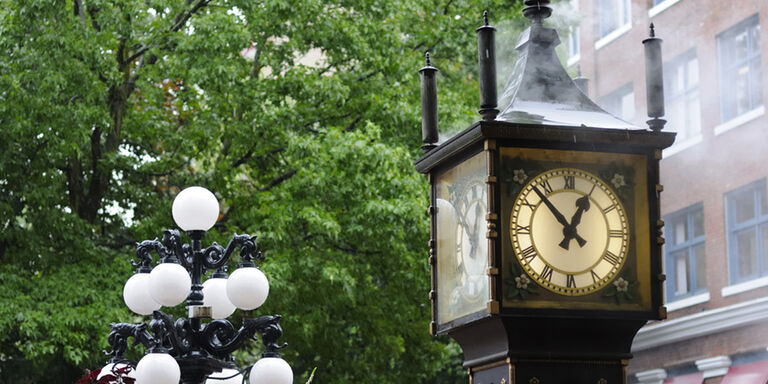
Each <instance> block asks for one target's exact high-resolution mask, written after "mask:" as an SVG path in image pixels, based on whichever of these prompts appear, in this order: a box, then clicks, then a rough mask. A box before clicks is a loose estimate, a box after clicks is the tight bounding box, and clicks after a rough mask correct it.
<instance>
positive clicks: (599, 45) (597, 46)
mask: <svg viewBox="0 0 768 384" xmlns="http://www.w3.org/2000/svg"><path fill="white" fill-rule="evenodd" d="M630 29H632V23H626V24H624V25H622V26H621V27H619V28H617V29H614V30H613V32H611V33H609V34H607V35H605V37H603V38H602V39H600V40H598V41H596V42H595V50H598V49H600V48H602V47H605V46H606V45H608V44H609V43H610V42H612V41H614V40H616V39H618V38H619V37H621V36H622V35H623V34H625V33H627V32H629V30H630Z"/></svg>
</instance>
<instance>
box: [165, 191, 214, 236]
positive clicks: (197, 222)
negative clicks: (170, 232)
mask: <svg viewBox="0 0 768 384" xmlns="http://www.w3.org/2000/svg"><path fill="white" fill-rule="evenodd" d="M171 211H172V213H173V221H175V222H176V225H178V226H179V228H181V229H183V230H185V231H207V230H209V229H211V227H213V225H214V224H216V220H218V218H219V201H218V200H216V196H214V194H213V193H212V192H211V191H209V190H207V189H205V188H203V187H189V188H187V189H184V190H183V191H181V192H179V194H178V195H176V198H175V199H174V200H173V207H172V209H171Z"/></svg>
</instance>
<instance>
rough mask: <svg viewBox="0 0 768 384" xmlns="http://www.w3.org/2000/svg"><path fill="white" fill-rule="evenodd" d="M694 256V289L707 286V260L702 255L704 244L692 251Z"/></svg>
mask: <svg viewBox="0 0 768 384" xmlns="http://www.w3.org/2000/svg"><path fill="white" fill-rule="evenodd" d="M693 252H694V254H695V255H696V256H695V257H696V259H695V260H696V261H695V262H696V289H702V288H704V287H706V286H707V258H706V255H705V254H704V244H701V245H698V246H696V247H695V248H694V250H693Z"/></svg>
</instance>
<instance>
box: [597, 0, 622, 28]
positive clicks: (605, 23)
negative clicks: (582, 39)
mask: <svg viewBox="0 0 768 384" xmlns="http://www.w3.org/2000/svg"><path fill="white" fill-rule="evenodd" d="M616 5H617V3H616V0H600V8H599V10H600V37H604V36H605V35H607V34H609V33H611V31H613V30H614V29H616V28H618V25H617V24H618V23H617V20H616V16H617V10H616Z"/></svg>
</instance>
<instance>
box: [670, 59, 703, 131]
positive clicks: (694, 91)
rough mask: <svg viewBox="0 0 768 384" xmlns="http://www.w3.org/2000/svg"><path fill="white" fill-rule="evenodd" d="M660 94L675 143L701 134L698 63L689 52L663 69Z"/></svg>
mask: <svg viewBox="0 0 768 384" xmlns="http://www.w3.org/2000/svg"><path fill="white" fill-rule="evenodd" d="M664 82H665V84H664V91H665V92H664V93H665V99H666V103H667V106H666V112H667V113H666V115H667V118H668V120H669V125H668V127H669V129H670V130H672V131H674V132H677V142H678V143H680V142H683V141H685V140H687V139H690V138H692V137H695V136H697V135H698V134H699V133H700V132H701V102H700V100H699V99H700V97H699V60H698V59H697V58H696V51H695V50H691V51H689V52H686V53H684V54H682V55H680V56H678V57H676V58H675V59H673V60H671V61H670V62H669V63H667V64H666V65H665V66H664Z"/></svg>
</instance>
